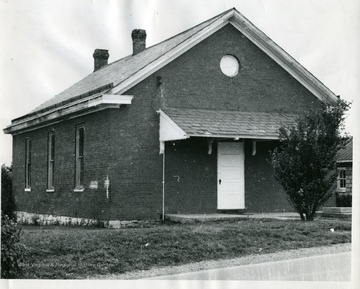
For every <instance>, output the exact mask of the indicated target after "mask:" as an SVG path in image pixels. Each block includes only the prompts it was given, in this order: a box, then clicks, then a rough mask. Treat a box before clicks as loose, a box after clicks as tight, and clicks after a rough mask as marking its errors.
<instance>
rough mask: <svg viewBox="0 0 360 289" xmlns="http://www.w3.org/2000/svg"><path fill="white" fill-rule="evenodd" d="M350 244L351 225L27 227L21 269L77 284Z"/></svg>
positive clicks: (334, 222)
mask: <svg viewBox="0 0 360 289" xmlns="http://www.w3.org/2000/svg"><path fill="white" fill-rule="evenodd" d="M331 228H334V229H335V231H334V232H331V231H330V229H331ZM350 241H351V221H350V220H315V221H313V222H302V221H294V220H271V219H262V220H256V219H249V220H241V221H222V222H213V223H203V224H200V223H199V224H186V225H179V224H161V225H153V226H151V227H150V226H149V227H147V228H132V229H120V230H111V229H96V228H79V227H61V226H54V227H36V226H24V227H23V232H22V243H23V244H25V246H26V248H27V255H26V257H27V260H26V262H24V263H22V264H21V267H22V268H23V269H24V273H25V276H24V278H34V279H35V278H42V279H66V278H71V279H75V278H86V277H87V276H92V275H95V274H109V273H110V274H114V273H124V272H128V271H134V270H146V269H150V268H154V267H163V266H171V265H180V264H186V263H191V262H198V261H203V260H216V259H226V258H235V257H241V256H245V255H249V254H266V253H273V252H278V251H282V250H290V249H296V248H308V247H316V246H326V245H332V244H339V243H350Z"/></svg>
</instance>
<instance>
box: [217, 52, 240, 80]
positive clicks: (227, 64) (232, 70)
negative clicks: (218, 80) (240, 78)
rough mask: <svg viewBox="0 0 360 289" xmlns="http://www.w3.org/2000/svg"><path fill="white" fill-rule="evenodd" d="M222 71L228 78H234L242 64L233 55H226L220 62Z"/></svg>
mask: <svg viewBox="0 0 360 289" xmlns="http://www.w3.org/2000/svg"><path fill="white" fill-rule="evenodd" d="M220 69H221V71H222V73H224V74H225V75H226V76H229V77H234V76H236V75H237V74H238V72H239V69H240V63H239V61H238V60H237V58H236V57H235V56H233V55H224V56H223V57H222V58H221V60H220Z"/></svg>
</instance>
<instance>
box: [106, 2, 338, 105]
mask: <svg viewBox="0 0 360 289" xmlns="http://www.w3.org/2000/svg"><path fill="white" fill-rule="evenodd" d="M227 24H231V25H233V26H234V27H235V28H236V29H238V30H239V31H240V32H241V33H242V34H244V35H245V36H246V37H247V38H248V39H249V40H250V41H251V42H253V43H254V44H255V45H256V46H257V47H259V48H260V49H261V50H262V51H264V52H265V53H266V54H267V55H268V56H269V57H270V58H272V59H273V60H274V61H275V62H277V63H278V64H279V65H280V66H281V67H282V68H284V69H285V70H286V71H287V72H288V73H290V75H292V76H293V77H294V78H295V79H296V80H297V81H299V82H300V83H301V84H302V85H303V86H304V87H306V88H307V89H308V90H309V91H310V92H311V93H312V94H314V95H315V96H316V97H317V98H318V99H320V100H321V101H330V102H336V101H337V100H338V97H337V96H336V95H335V94H334V93H333V92H332V91H331V90H330V89H329V88H328V87H326V86H325V85H324V84H323V83H322V82H321V81H319V80H318V79H317V78H316V77H315V76H313V75H312V74H311V73H310V72H309V71H308V70H306V69H305V68H304V67H303V66H302V65H300V64H299V63H298V62H297V61H296V60H295V59H294V58H293V57H291V56H290V55H289V54H288V53H287V52H286V51H284V50H283V49H282V48H281V47H280V46H278V45H277V44H276V43H275V42H273V41H272V40H271V39H270V38H269V37H267V36H266V35H265V34H264V33H263V32H262V31H260V30H259V29H258V28H257V27H256V26H255V25H253V24H252V23H251V22H250V21H249V20H248V19H246V18H245V17H244V16H243V15H242V14H241V13H240V12H238V11H237V10H236V9H233V10H231V11H229V12H228V13H226V14H224V15H223V16H222V17H220V18H219V19H217V20H216V21H214V22H213V23H211V24H210V25H209V26H207V27H205V28H203V29H202V30H200V31H199V32H197V33H195V34H193V35H192V36H190V37H189V38H188V39H186V40H185V41H184V42H182V43H180V44H179V45H178V46H176V47H174V48H173V49H171V50H170V51H168V52H167V53H165V54H163V55H162V56H160V57H159V58H158V59H156V60H155V61H153V62H151V63H150V64H148V65H147V66H146V67H144V68H142V69H140V70H139V71H138V72H136V73H134V74H133V75H132V76H130V77H129V78H127V79H126V80H124V81H123V82H121V83H120V84H118V85H117V86H115V87H114V88H112V89H111V93H120V94H121V93H124V92H126V91H127V90H129V89H130V88H131V87H133V86H134V85H136V84H138V83H139V82H141V81H142V80H144V79H145V78H146V77H148V76H149V75H151V74H152V73H154V72H156V71H157V70H159V69H161V68H162V67H164V66H165V65H166V64H168V63H170V62H171V61H173V60H175V59H176V58H177V57H179V56H180V55H182V54H183V53H185V52H186V51H188V50H189V49H191V48H192V47H194V46H195V45H196V44H198V43H199V42H201V41H202V40H204V39H205V38H207V37H208V36H210V35H212V34H213V33H215V32H216V31H218V30H219V29H221V28H222V27H224V26H225V25H227Z"/></svg>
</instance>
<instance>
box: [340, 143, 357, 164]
mask: <svg viewBox="0 0 360 289" xmlns="http://www.w3.org/2000/svg"><path fill="white" fill-rule="evenodd" d="M352 152H353V140H352V139H351V140H350V141H349V143H347V144H346V146H345V147H344V148H342V149H341V150H339V152H338V155H337V162H339V163H345V162H352Z"/></svg>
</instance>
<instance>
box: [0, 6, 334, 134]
mask: <svg viewBox="0 0 360 289" xmlns="http://www.w3.org/2000/svg"><path fill="white" fill-rule="evenodd" d="M227 24H231V25H233V26H234V27H235V28H237V29H238V30H239V31H240V32H241V33H242V34H244V35H245V36H246V37H247V38H248V39H249V40H250V41H252V42H253V43H254V44H255V45H257V46H258V47H259V48H260V49H261V50H263V51H264V52H265V53H266V54H267V55H268V56H270V57H271V58H272V59H273V60H274V61H276V62H277V63H278V64H279V65H281V66H282V67H283V68H284V69H285V70H286V71H288V72H289V73H290V74H291V75H292V76H293V77H294V78H295V79H297V80H298V81H299V82H300V83H302V84H303V85H304V86H305V87H306V88H307V89H308V90H309V91H311V92H312V93H313V94H314V95H315V96H316V97H317V98H319V99H320V100H322V101H327V102H335V101H337V97H336V95H335V94H334V93H333V92H331V91H330V89H329V88H327V87H326V86H325V85H324V84H323V83H321V82H320V81H319V80H318V79H317V78H316V77H314V76H313V75H312V74H311V73H310V72H309V71H307V70H306V69H305V68H304V67H302V66H301V65H300V64H299V63H298V62H297V61H296V60H295V59H294V58H292V57H291V56H290V55H289V54H287V53H286V52H285V51H284V50H283V49H282V48H280V47H279V46H278V45H277V44H276V43H275V42H273V41H272V40H271V39H270V38H269V37H267V36H266V35H265V34H264V33H263V32H261V31H260V30H259V29H258V28H256V27H255V26H254V25H253V24H252V23H251V22H250V21H249V20H248V19H246V18H245V17H244V16H243V15H242V14H241V13H240V12H238V11H237V10H236V9H235V8H232V9H230V10H227V11H225V12H223V13H221V14H219V15H217V16H215V17H213V18H211V19H209V20H207V21H205V22H203V23H201V24H199V25H197V26H195V27H193V28H190V29H188V30H186V31H184V32H182V33H180V34H178V35H176V36H174V37H172V38H169V39H167V40H165V41H163V42H161V43H159V44H157V45H154V46H152V47H149V48H147V49H145V50H144V51H142V52H140V53H138V54H136V55H130V56H127V57H124V58H122V59H120V60H118V61H115V62H113V63H111V64H108V65H106V66H105V67H103V68H101V69H99V70H97V71H95V72H93V73H91V74H90V75H88V76H87V77H85V78H84V79H82V80H80V81H79V82H77V83H75V84H74V85H72V86H71V87H69V88H68V89H66V90H64V91H63V92H62V93H60V94H58V95H56V96H55V97H53V98H51V99H49V100H48V101H46V102H45V103H43V104H42V105H40V106H38V107H37V108H35V109H34V110H33V111H32V112H30V113H29V114H26V115H24V116H22V117H19V118H17V119H14V120H13V121H12V124H11V125H10V126H8V127H7V128H6V129H4V131H5V133H13V132H16V131H19V130H20V129H23V130H24V129H29V128H30V127H33V126H34V125H38V123H39V121H34V120H40V119H41V121H42V120H43V119H44V117H45V118H46V117H47V116H48V115H49V112H50V111H53V112H52V113H55V112H56V111H58V110H61V111H62V113H61V115H66V113H67V111H66V109H65V108H66V107H67V106H69V103H72V102H77V103H78V102H83V103H84V102H86V101H90V100H91V99H92V98H96V97H99V92H102V93H104V94H108V95H114V94H117V95H119V94H123V93H125V92H126V91H127V90H129V89H130V88H131V87H133V86H134V85H136V84H137V83H139V82H140V81H142V80H144V79H145V78H146V77H148V76H149V75H151V74H152V73H154V72H155V71H157V70H159V69H160V68H162V67H164V66H165V65H166V64H168V63H169V62H171V61H173V60H174V59H176V58H177V57H178V56H180V55H182V54H183V53H185V52H186V51H188V50H189V49H191V48H192V47H193V46H195V45H196V44H198V43H199V42H201V41H202V40H204V39H205V38H207V37H208V36H210V35H212V34H213V33H215V32H216V31H218V30H219V29H221V28H222V27H224V26H225V25H227ZM100 96H101V95H100ZM79 107H80V106H79ZM81 107H82V108H84V107H85V108H86V107H87V106H86V105H82V106H81ZM79 109H80V108H79ZM72 112H73V111H72ZM41 121H40V122H41ZM33 123H34V124H33ZM17 125H19V126H17Z"/></svg>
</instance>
